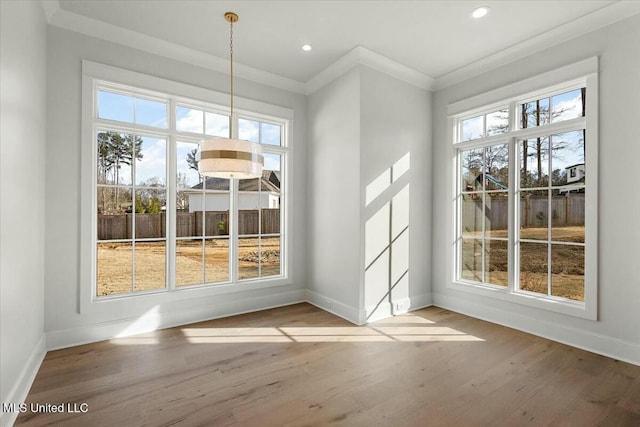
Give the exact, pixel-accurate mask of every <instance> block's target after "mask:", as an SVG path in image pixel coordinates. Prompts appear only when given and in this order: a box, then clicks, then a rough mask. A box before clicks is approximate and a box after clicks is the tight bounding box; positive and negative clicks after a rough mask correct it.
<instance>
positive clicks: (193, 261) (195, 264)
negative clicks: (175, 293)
mask: <svg viewBox="0 0 640 427" xmlns="http://www.w3.org/2000/svg"><path fill="white" fill-rule="evenodd" d="M202 244H203V241H202V240H201V239H194V240H178V241H176V285H177V286H186V285H196V284H200V283H203V270H202V261H203V258H202Z"/></svg>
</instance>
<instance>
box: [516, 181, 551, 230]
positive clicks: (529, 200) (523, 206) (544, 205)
mask: <svg viewBox="0 0 640 427" xmlns="http://www.w3.org/2000/svg"><path fill="white" fill-rule="evenodd" d="M548 231H549V191H548V190H538V191H521V192H520V238H521V239H532V240H548V239H549V234H548Z"/></svg>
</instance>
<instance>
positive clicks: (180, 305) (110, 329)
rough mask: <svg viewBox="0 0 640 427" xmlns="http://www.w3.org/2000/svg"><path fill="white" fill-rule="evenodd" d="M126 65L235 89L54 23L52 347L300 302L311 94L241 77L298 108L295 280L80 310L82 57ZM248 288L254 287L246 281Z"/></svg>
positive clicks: (247, 90)
mask: <svg viewBox="0 0 640 427" xmlns="http://www.w3.org/2000/svg"><path fill="white" fill-rule="evenodd" d="M82 59H88V60H90V61H94V62H98V63H102V64H107V65H111V66H114V67H120V68H124V69H127V70H132V71H136V72H139V73H144V74H149V75H153V76H157V77H160V78H164V79H168V80H172V81H176V82H181V83H186V84H189V85H192V86H197V87H202V88H207V89H211V90H217V91H220V92H227V91H228V85H229V81H228V76H227V75H224V74H220V73H216V72H213V71H211V70H206V69H202V68H199V67H195V66H193V65H190V64H186V63H182V62H177V61H173V60H170V59H167V58H164V57H158V56H155V55H152V54H149V53H146V52H142V51H137V50H134V49H131V48H128V47H125V46H122V45H118V44H114V43H110V42H105V41H101V40H98V39H94V38H91V37H87V36H84V35H81V34H77V33H73V32H70V31H66V30H62V29H59V28H55V27H50V28H49V32H48V104H47V118H48V121H49V123H50V126H49V127H48V135H47V144H48V146H47V165H48V169H47V174H46V182H47V186H46V205H47V209H48V215H47V219H46V223H45V231H46V234H45V254H46V264H45V272H46V294H45V323H46V332H47V340H48V345H49V347H60V346H68V345H72V344H75V343H79V342H87V341H92V340H96V339H104V338H106V337H109V336H112V335H113V334H115V333H121V332H123V331H127V332H133V331H136V330H141V329H144V328H150V327H162V326H168V325H172V324H178V323H188V322H193V321H196V320H198V319H203V318H212V317H218V316H223V315H230V314H233V313H237V312H242V311H250V310H258V309H262V308H265V307H270V306H274V305H281V304H287V303H290V302H295V301H299V300H300V299H301V298H302V297H303V295H304V294H303V291H302V289H303V287H304V277H305V271H304V267H305V265H304V261H305V242H306V238H305V236H306V225H305V211H306V205H305V195H304V190H305V188H306V174H305V169H306V168H305V159H306V147H305V136H306V135H305V129H306V124H305V120H306V98H305V97H304V96H302V95H296V94H292V93H289V92H286V91H282V90H278V89H274V88H271V87H266V86H263V85H260V84H257V83H253V82H249V81H245V80H240V79H237V80H236V82H235V93H236V95H237V96H238V97H242V98H248V99H253V100H257V101H262V102H265V103H268V104H272V105H278V106H283V107H287V108H290V109H293V110H294V120H293V123H292V126H293V131H292V139H293V140H292V143H293V147H294V153H293V156H294V158H293V160H294V163H295V165H296V166H295V168H294V175H293V176H292V177H291V182H292V184H293V192H292V194H291V201H292V203H293V205H292V209H293V211H294V212H296V214H295V216H294V223H293V229H292V230H291V233H292V235H293V236H295V238H294V239H293V240H292V243H293V247H292V248H291V253H292V256H293V258H292V260H293V262H292V265H291V271H292V279H293V280H292V281H293V285H290V286H279V287H272V288H264V287H259V286H256V288H257V289H254V290H247V291H244V292H237V291H236V292H230V293H229V292H227V290H226V289H225V290H224V292H223V291H222V290H221V292H222V293H221V294H219V295H216V296H215V297H213V296H211V297H206V298H196V297H194V296H190V294H192V293H186V294H185V293H182V294H181V296H179V297H178V296H176V297H174V298H173V299H172V300H171V299H170V298H166V299H165V300H163V302H162V303H160V304H149V303H147V302H145V299H144V298H138V299H137V301H136V303H135V304H129V305H128V306H127V307H126V308H125V306H124V305H122V306H117V305H114V304H94V305H95V306H96V307H95V310H94V311H91V312H86V313H82V314H80V313H79V309H78V306H79V302H78V294H79V289H80V287H81V286H89V284H88V283H84V282H82V281H81V279H80V276H79V262H80V246H79V243H78V242H79V240H80V236H79V233H80V222H81V220H82V219H81V218H80V209H79V206H80V203H81V200H82V197H86V195H83V194H81V193H80V188H81V186H80V183H79V181H80V170H81V165H80V151H81V144H87V143H90V142H89V141H81V136H80V129H81V123H80V121H81V60H82ZM243 289H248V288H247V287H244V288H243Z"/></svg>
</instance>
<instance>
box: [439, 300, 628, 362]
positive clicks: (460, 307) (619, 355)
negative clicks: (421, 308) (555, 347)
mask: <svg viewBox="0 0 640 427" xmlns="http://www.w3.org/2000/svg"><path fill="white" fill-rule="evenodd" d="M433 305H435V306H437V307H442V308H445V309H447V310H451V311H455V312H458V313H462V314H465V315H467V316H471V317H475V318H477V319H481V320H486V321H488V322H491V323H497V324H499V325H502V326H506V327H508V328H512V329H517V330H520V331H523V332H527V333H530V334H532V335H537V336H539V337H542V338H546V339H549V340H552V341H556V342H559V343H562V344H566V345H570V346H572V347H576V348H580V349H582V350H586V351H590V352H592V353H597V354H600V355H602V356H606V357H611V358H613V359H617V360H621V361H623V362H628V363H631V364H634V365H639V366H640V345H638V344H636V343H633V342H629V341H624V340H621V339H618V338H613V337H609V336H606V335H601V334H596V333H594V332H591V331H586V330H584V329H578V328H573V327H569V326H565V325H562V324H559V323H551V322H547V321H544V320H541V319H537V318H531V317H528V316H523V315H521V314H518V313H514V312H511V311H505V310H501V309H498V308H495V307H487V306H485V305H482V304H477V303H475V302H473V301H468V300H461V299H459V298H451V297H449V296H446V295H442V294H439V293H434V294H433Z"/></svg>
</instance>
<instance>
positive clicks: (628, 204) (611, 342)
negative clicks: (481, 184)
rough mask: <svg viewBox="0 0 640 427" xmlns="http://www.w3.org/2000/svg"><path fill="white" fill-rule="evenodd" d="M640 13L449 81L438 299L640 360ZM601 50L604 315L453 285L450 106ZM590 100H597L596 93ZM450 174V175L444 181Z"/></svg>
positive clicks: (437, 141) (438, 116)
mask: <svg viewBox="0 0 640 427" xmlns="http://www.w3.org/2000/svg"><path fill="white" fill-rule="evenodd" d="M639 45H640V16H636V17H632V18H630V19H627V20H625V21H621V22H619V23H616V24H614V25H612V26H609V27H605V28H603V29H601V30H598V31H595V32H592V33H590V34H587V35H584V36H581V37H578V38H576V39H573V40H571V41H569V42H566V43H563V44H561V45H558V46H555V47H552V48H550V49H548V50H546V51H544V52H541V53H538V54H535V55H532V56H530V57H528V58H525V59H523V60H520V61H517V62H514V63H512V64H508V65H505V66H503V67H500V68H498V69H496V70H493V71H491V72H489V73H486V74H483V75H480V76H478V77H476V78H473V79H470V80H467V81H465V82H462V83H460V84H457V85H455V86H452V87H449V88H447V89H444V90H441V91H439V92H437V93H436V94H435V98H434V106H433V108H434V119H433V123H434V153H433V165H432V167H433V176H434V180H435V183H434V184H435V185H434V191H433V206H434V208H433V224H432V235H433V241H432V250H433V262H432V272H433V273H432V283H433V299H434V304H436V305H439V306H442V307H446V308H450V309H452V310H456V311H460V312H463V313H466V314H470V315H472V316H475V317H479V318H483V319H488V320H490V321H493V322H497V323H502V324H505V325H507V326H511V327H515V328H518V329H522V330H525V331H529V332H532V333H534V334H538V335H542V336H546V337H549V338H551V339H554V340H557V341H561V342H565V343H568V344H571V345H574V346H577V347H582V348H585V349H589V350H592V351H595V352H598V353H601V354H605V355H610V356H613V357H616V358H620V359H623V360H628V361H631V362H633V363H636V364H640V320H639V318H638V307H640V267H639V265H640V263H639V261H640V228H639V227H637V226H636V224H637V220H638V212H640V197H637V196H638V189H637V181H638V176H637V163H638V161H639V160H640V144H639V143H638V126H637V122H638V117H640V49H637V46H639ZM592 56H599V57H600V74H599V97H600V98H599V118H600V120H599V131H600V137H599V144H600V148H599V153H598V155H599V171H600V174H599V223H600V224H599V244H600V248H599V321H597V322H594V321H589V320H584V319H579V318H574V317H570V316H565V315H561V314H557V313H552V312H548V311H544V310H539V309H534V308H530V307H527V306H523V305H518V304H513V303H510V302H505V301H497V300H494V299H489V298H485V297H481V296H477V295H474V294H469V293H464V292H458V291H455V290H453V289H450V288H447V269H449V268H450V266H448V265H447V264H446V259H447V257H446V253H447V252H446V251H448V250H449V244H450V241H451V239H450V235H451V232H450V230H449V228H448V226H447V224H448V222H449V218H450V217H451V215H452V213H451V202H450V200H449V193H448V188H449V177H450V176H451V174H452V170H451V166H452V162H451V161H450V159H451V141H449V140H448V139H447V128H446V126H447V117H446V111H447V105H448V104H450V103H453V102H456V101H459V100H463V99H466V98H468V97H471V96H474V95H478V94H481V93H484V92H487V91H490V90H492V89H496V88H499V87H501V86H504V85H507V84H509V83H513V82H518V81H520V80H522V79H526V78H528V77H532V76H536V75H537V74H541V73H544V72H546V71H550V70H553V69H555V68H559V67H561V66H564V65H568V64H571V63H573V62H577V61H579V60H582V59H585V58H588V57H592ZM587 102H588V101H587ZM438 182H440V184H437V183H438Z"/></svg>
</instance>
